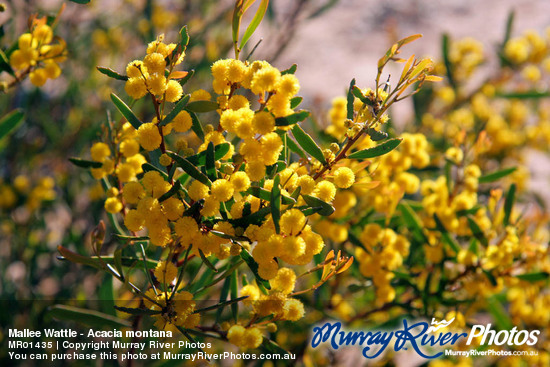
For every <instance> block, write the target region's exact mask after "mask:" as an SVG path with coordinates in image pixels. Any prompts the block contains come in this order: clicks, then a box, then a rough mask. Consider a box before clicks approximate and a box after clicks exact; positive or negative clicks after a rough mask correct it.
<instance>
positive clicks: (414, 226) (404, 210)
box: [399, 201, 427, 242]
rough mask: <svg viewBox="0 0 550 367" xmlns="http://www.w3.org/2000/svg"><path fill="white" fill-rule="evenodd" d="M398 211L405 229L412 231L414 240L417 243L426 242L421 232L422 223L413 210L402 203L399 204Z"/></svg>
mask: <svg viewBox="0 0 550 367" xmlns="http://www.w3.org/2000/svg"><path fill="white" fill-rule="evenodd" d="M399 210H400V211H401V214H402V215H403V220H404V221H405V224H406V225H407V228H409V229H410V230H412V232H413V234H414V236H415V238H416V240H417V241H419V242H427V239H426V236H425V235H424V232H423V231H422V222H421V221H420V218H419V217H418V215H416V213H415V212H414V210H412V208H411V207H410V206H409V205H408V204H407V203H406V202H404V201H401V202H400V203H399Z"/></svg>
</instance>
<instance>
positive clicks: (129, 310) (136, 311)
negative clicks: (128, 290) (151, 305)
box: [115, 306, 162, 315]
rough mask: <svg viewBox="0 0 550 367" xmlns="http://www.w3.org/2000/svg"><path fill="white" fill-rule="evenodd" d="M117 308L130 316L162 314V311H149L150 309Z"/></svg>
mask: <svg viewBox="0 0 550 367" xmlns="http://www.w3.org/2000/svg"><path fill="white" fill-rule="evenodd" d="M115 308H116V309H117V310H118V311H120V312H124V313H127V314H130V315H160V314H161V313H162V311H161V310H157V311H155V310H149V309H148V308H129V307H119V306H115Z"/></svg>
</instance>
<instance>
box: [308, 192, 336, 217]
mask: <svg viewBox="0 0 550 367" xmlns="http://www.w3.org/2000/svg"><path fill="white" fill-rule="evenodd" d="M302 197H303V198H304V201H305V202H306V203H307V205H309V206H310V207H312V208H320V209H319V210H318V211H317V212H318V213H319V214H321V215H323V216H329V215H331V214H332V213H334V207H333V206H332V205H330V204H329V203H327V202H325V201H323V200H321V199H319V198H316V197H315V196H311V195H302Z"/></svg>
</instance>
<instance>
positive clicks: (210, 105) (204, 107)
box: [185, 101, 219, 112]
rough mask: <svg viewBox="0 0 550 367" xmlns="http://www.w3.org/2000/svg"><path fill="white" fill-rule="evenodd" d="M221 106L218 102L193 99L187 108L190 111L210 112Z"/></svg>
mask: <svg viewBox="0 0 550 367" xmlns="http://www.w3.org/2000/svg"><path fill="white" fill-rule="evenodd" d="M218 108H219V106H218V103H217V102H213V101H193V102H189V104H187V107H186V108H185V109H186V110H188V111H192V112H210V111H216V110H217V109H218Z"/></svg>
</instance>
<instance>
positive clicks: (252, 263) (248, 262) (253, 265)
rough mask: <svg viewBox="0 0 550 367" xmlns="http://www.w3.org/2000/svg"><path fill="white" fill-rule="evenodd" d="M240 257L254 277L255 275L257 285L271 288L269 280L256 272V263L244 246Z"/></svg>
mask: <svg viewBox="0 0 550 367" xmlns="http://www.w3.org/2000/svg"><path fill="white" fill-rule="evenodd" d="M241 258H242V259H243V260H244V261H245V262H246V265H248V267H249V268H250V270H251V271H252V273H253V274H254V277H256V282H257V283H258V285H262V286H263V287H264V288H266V289H271V285H269V282H268V281H267V280H265V279H263V278H262V277H261V276H260V275H259V274H258V263H257V262H256V261H255V260H254V258H253V257H252V256H251V255H250V253H249V252H248V251H247V250H246V249H245V248H243V249H242V250H241Z"/></svg>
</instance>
